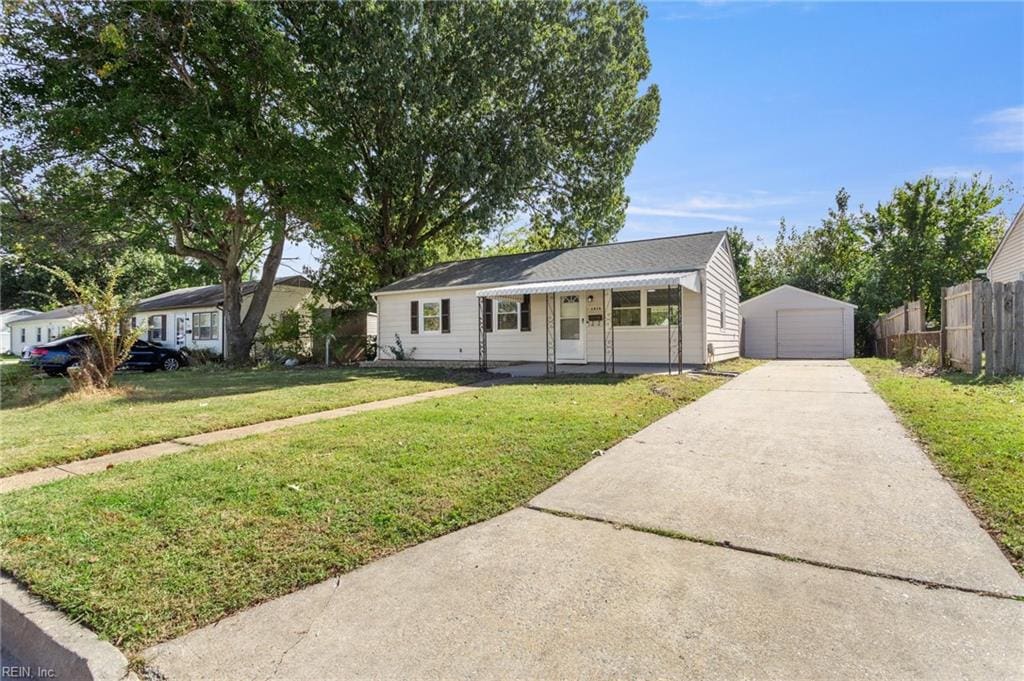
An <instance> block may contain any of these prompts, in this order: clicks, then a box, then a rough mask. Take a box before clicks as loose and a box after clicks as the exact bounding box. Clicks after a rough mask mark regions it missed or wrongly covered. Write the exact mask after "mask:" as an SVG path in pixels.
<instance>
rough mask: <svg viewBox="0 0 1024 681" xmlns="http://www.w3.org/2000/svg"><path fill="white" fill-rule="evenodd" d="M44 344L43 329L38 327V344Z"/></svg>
mask: <svg viewBox="0 0 1024 681" xmlns="http://www.w3.org/2000/svg"><path fill="white" fill-rule="evenodd" d="M42 342H43V327H41V326H37V327H36V343H42Z"/></svg>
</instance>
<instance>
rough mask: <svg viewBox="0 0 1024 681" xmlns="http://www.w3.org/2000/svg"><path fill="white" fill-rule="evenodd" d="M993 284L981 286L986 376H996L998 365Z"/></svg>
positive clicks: (982, 335) (982, 333)
mask: <svg viewBox="0 0 1024 681" xmlns="http://www.w3.org/2000/svg"><path fill="white" fill-rule="evenodd" d="M992 289H993V285H992V282H989V281H985V282H982V284H981V340H982V345H983V347H984V348H985V375H986V376H995V371H996V363H995V355H996V351H995V347H994V346H995V343H994V342H993V340H994V337H995V334H994V333H992V330H993V325H994V323H995V321H994V320H993V314H992V293H993V291H992Z"/></svg>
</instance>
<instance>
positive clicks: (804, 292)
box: [740, 284, 857, 311]
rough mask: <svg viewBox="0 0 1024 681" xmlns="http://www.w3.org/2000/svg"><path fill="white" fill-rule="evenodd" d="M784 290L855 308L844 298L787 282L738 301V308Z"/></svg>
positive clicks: (855, 307) (741, 308)
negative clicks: (826, 294) (833, 296)
mask: <svg viewBox="0 0 1024 681" xmlns="http://www.w3.org/2000/svg"><path fill="white" fill-rule="evenodd" d="M786 290H789V291H795V292H796V293H799V294H802V295H806V296H813V297H815V298H818V299H820V300H822V301H824V302H829V303H833V304H835V305H842V306H845V307H848V308H851V309H854V310H856V309H857V306H856V305H854V304H853V303H848V302H846V301H845V300H839V299H838V298H829V297H828V296H823V295H821V294H820V293H815V292H814V291H808V290H807V289H802V288H798V287H796V286H790V285H789V284H783V285H782V286H777V287H775V288H773V289H772V290H771V291H766V292H764V293H762V294H761V295H759V296H754V297H753V298H748V299H747V300H744V301H742V302H741V303H740V310H741V311H742V310H743V306H744V305H749V304H750V303H753V302H754V301H755V300H761V299H763V298H767V297H770V296H772V295H773V294H777V293H780V292H782V291H786Z"/></svg>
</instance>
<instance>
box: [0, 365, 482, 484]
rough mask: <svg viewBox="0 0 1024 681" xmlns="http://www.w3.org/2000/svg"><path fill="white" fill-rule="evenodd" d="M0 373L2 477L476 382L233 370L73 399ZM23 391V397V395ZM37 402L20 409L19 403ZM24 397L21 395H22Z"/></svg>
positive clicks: (455, 377) (441, 376)
mask: <svg viewBox="0 0 1024 681" xmlns="http://www.w3.org/2000/svg"><path fill="white" fill-rule="evenodd" d="M20 369H24V367H16V366H14V367H7V366H4V367H2V371H0V378H2V379H3V383H4V385H3V386H2V388H0V389H2V391H3V395H4V397H3V400H2V403H3V406H4V408H3V409H2V410H0V433H2V435H0V475H10V474H12V473H16V472H19V471H24V470H30V469H32V468H40V467H43V466H50V465H54V464H59V463H67V462H69V461H75V460H77V459H86V458H89V457H93V456H97V455H100V454H106V453H109V452H113V451H118V450H121V449H129V448H131V447H138V446H140V445H147V444H152V443H154V442H161V441H163V440H168V439H171V438H175V437H182V436H184V435H195V434H197V433H205V432H209V431H212V430H219V429H222V428H231V427H234V426H243V425H248V424H250V423H256V422H259V421H267V420H270V419H277V418H284V417H288V416H296V415H298V414H308V413H311V412H315V411H321V410H324V409H334V408H337V407H345V406H349V405H353V404H360V403H363V402H372V401H374V400H380V399H385V398H388V397H398V396H400V395H409V394H412V393H418V392H423V391H425V390H433V389H437V388H443V387H446V386H450V385H455V384H459V383H468V382H473V381H477V380H480V375H479V374H478V373H476V372H453V371H446V370H441V369H436V370H431V369H417V370H404V369H401V370H400V369H355V368H338V369H292V370H288V369H281V368H276V369H238V370H228V369H223V370H183V371H179V372H174V373H163V372H160V373H153V374H141V373H131V374H123V375H120V376H118V378H117V386H118V387H119V388H121V389H122V390H123V393H122V394H117V395H114V396H102V397H95V396H92V397H81V398H79V397H74V396H65V395H63V394H62V393H63V392H64V391H65V389H66V386H67V380H66V379H63V378H48V377H39V376H36V377H33V378H31V379H28V381H25V380H24V377H21V383H19V384H17V385H12V380H11V377H12V376H15V374H13V373H11V372H14V371H17V370H20ZM26 388H27V390H26ZM19 390H20V392H21V394H23V395H24V396H23V398H22V402H25V401H31V400H34V402H31V403H30V404H28V405H26V406H9V405H11V404H12V403H13V404H14V405H17V404H18V401H17V400H16V399H12V397H17V396H18V394H19V392H18V391H19ZM26 393H27V395H25V394H26Z"/></svg>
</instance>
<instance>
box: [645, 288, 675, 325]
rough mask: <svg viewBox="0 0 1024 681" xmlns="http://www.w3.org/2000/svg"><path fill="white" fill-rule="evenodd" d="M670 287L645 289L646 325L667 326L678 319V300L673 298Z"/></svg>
mask: <svg viewBox="0 0 1024 681" xmlns="http://www.w3.org/2000/svg"><path fill="white" fill-rule="evenodd" d="M672 293H673V291H672V289H667V288H656V289H650V290H648V291H647V326H668V325H669V324H675V323H676V322H677V321H679V317H678V314H679V307H678V306H679V302H678V300H673V298H675V296H673V295H672Z"/></svg>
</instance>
